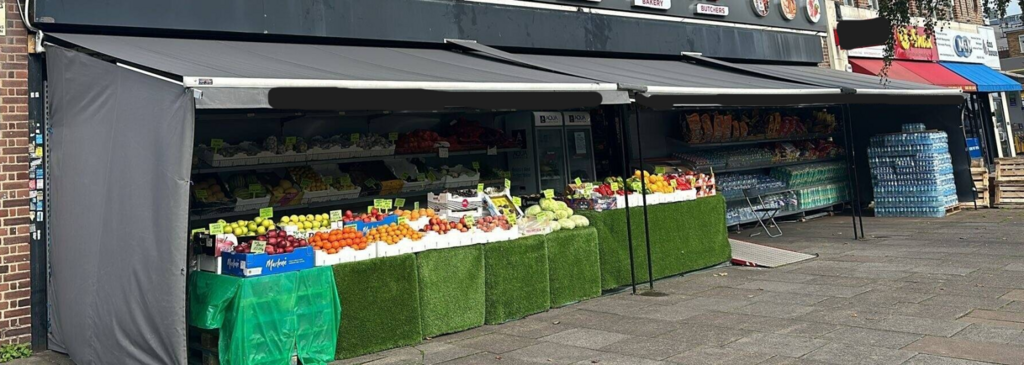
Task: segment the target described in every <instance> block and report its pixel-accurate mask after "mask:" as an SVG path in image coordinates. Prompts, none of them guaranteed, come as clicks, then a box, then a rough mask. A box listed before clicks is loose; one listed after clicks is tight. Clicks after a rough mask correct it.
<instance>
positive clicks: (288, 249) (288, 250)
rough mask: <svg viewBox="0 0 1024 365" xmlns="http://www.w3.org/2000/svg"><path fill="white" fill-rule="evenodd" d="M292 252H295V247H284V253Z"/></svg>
mask: <svg viewBox="0 0 1024 365" xmlns="http://www.w3.org/2000/svg"><path fill="white" fill-rule="evenodd" d="M292 252H295V248H294V247H291V246H288V247H285V248H284V253H292Z"/></svg>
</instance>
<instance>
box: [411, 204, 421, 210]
mask: <svg viewBox="0 0 1024 365" xmlns="http://www.w3.org/2000/svg"><path fill="white" fill-rule="evenodd" d="M412 209H416V210H420V202H414V203H412Z"/></svg>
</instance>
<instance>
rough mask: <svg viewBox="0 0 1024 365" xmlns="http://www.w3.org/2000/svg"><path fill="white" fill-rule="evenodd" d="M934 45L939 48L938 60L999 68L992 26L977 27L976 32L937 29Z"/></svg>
mask: <svg viewBox="0 0 1024 365" xmlns="http://www.w3.org/2000/svg"><path fill="white" fill-rule="evenodd" d="M935 45H936V47H937V48H938V50H939V61H945V62H963V63H980V64H984V65H986V66H988V67H991V68H993V69H996V70H998V69H999V51H998V50H997V49H996V35H995V31H994V30H993V29H992V28H989V27H978V33H968V32H962V31H958V30H952V29H943V30H937V31H936V32H935Z"/></svg>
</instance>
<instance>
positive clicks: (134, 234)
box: [44, 2, 970, 364]
mask: <svg viewBox="0 0 1024 365" xmlns="http://www.w3.org/2000/svg"><path fill="white" fill-rule="evenodd" d="M416 3H417V2H410V4H416ZM83 14H84V13H83ZM481 14H482V13H481ZM574 16H575V15H574ZM590 16H594V17H603V18H602V19H605V20H607V21H608V22H610V23H614V22H615V21H616V20H614V17H612V16H608V15H590ZM60 19H66V18H60ZM801 19H802V18H801ZM229 20H230V19H227V20H226V21H229ZM154 21H156V20H154ZM645 22H648V23H645V24H648V25H650V26H651V27H653V28H651V29H654V28H658V27H661V26H664V24H660V23H658V21H645ZM665 23H669V22H665ZM812 24H813V22H812ZM672 26H674V27H689V26H691V25H686V26H684V25H679V24H673V25H672ZM708 29H715V28H714V27H710V26H709V27H708ZM717 30H720V29H717ZM725 33H728V32H723V33H722V34H725ZM744 34H748V35H749V34H754V35H755V36H757V37H764V38H765V39H767V38H772V39H776V37H777V38H778V39H785V40H787V41H792V40H793V38H794V37H789V38H787V37H782V36H778V34H774V33H772V32H770V31H767V30H756V31H751V32H748V33H744ZM165 35H166V34H165ZM207 38H209V37H207ZM795 38H801V37H795ZM803 38H807V37H803ZM810 38H812V39H813V38H815V37H814V36H812V37H810ZM304 41H306V42H292V43H282V42H271V41H267V40H264V41H263V42H244V41H239V40H237V39H236V40H223V39H221V40H215V39H181V38H167V37H155V36H148V37H145V36H139V35H89V34H82V33H78V34H76V33H48V34H47V35H46V37H45V38H44V42H45V43H44V45H45V49H46V52H45V60H46V71H45V76H46V101H47V102H46V104H47V106H48V108H49V114H48V118H47V120H46V123H47V130H49V131H50V132H48V134H47V140H46V145H47V146H48V153H47V154H46V156H48V157H47V175H46V177H47V179H46V180H47V183H48V184H49V190H48V192H49V196H48V208H47V209H48V210H47V221H48V222H49V230H48V231H47V234H48V236H49V237H50V241H51V242H52V243H51V245H50V246H49V249H48V250H47V253H48V267H49V269H50V272H48V276H47V279H48V280H47V283H48V286H47V291H48V295H47V300H48V308H49V313H48V317H49V319H48V326H47V328H48V333H47V334H48V338H49V347H50V348H51V349H54V350H57V351H60V352H64V353H68V354H69V355H70V356H71V357H72V359H73V360H75V361H76V362H79V363H127V362H130V363H152V364H165V363H166V364H182V363H187V362H189V361H200V362H204V363H208V362H214V361H216V362H218V363H221V364H255V363H266V364H279V363H287V362H288V361H289V360H291V359H297V360H299V361H301V362H302V363H303V364H318V363H327V362H330V361H332V360H333V359H341V358H351V357H354V356H359V355H362V354H367V353H372V352H376V351H381V350H384V349H388V348H393V347H398V346H404V345H412V344H415V343H418V342H420V341H422V340H423V339H424V338H427V337H434V336H437V335H441V334H446V333H453V332H458V331H462V330H466V329H469V328H473V327H477V326H481V325H483V324H496V323H502V322H506V321H510V320H514V319H517V318H522V317H524V316H527V315H530V314H534V313H538V312H542V311H545V310H548V309H550V308H555V307H560V306H564V305H568V304H571V303H574V302H578V301H582V300H586V299H588V298H593V297H596V296H599V295H601V294H602V292H605V291H608V290H616V289H619V288H622V287H624V286H627V285H631V286H633V290H634V291H635V290H636V284H637V283H644V284H646V285H649V286H650V287H653V285H654V282H653V280H650V279H651V278H654V279H658V278H664V277H669V276H673V275H678V274H681V273H686V272H690V271H694V270H698V269H702V268H706V267H711V266H714V265H718V264H721V263H723V262H727V261H728V260H729V259H730V258H731V257H730V256H731V255H730V248H729V244H728V237H727V226H730V225H738V224H745V223H751V222H752V220H751V218H752V216H751V213H752V212H753V211H754V210H755V209H756V208H758V207H761V206H767V205H771V206H779V207H781V208H783V209H784V212H785V213H787V214H805V213H808V212H812V211H818V210H822V209H833V207H836V208H840V207H841V209H846V208H847V207H848V208H849V209H850V210H851V211H852V212H854V214H853V215H856V214H858V213H859V210H858V209H857V208H858V207H859V206H861V205H862V204H866V201H867V199H868V198H867V197H864V196H863V195H862V194H861V193H862V192H861V191H860V190H858V189H851V188H855V187H857V185H858V184H856V182H857V179H856V178H854V177H858V176H859V179H860V181H862V182H866V181H869V180H870V176H869V175H867V176H865V174H867V173H868V171H869V169H868V168H867V167H866V166H867V165H868V161H867V157H866V156H865V154H864V151H865V148H866V146H867V139H868V138H870V137H871V136H873V135H875V134H877V133H882V132H894V131H899V124H900V123H905V122H921V121H922V120H921V119H924V117H927V120H925V121H924V122H927V123H933V125H930V127H932V128H939V129H943V130H948V129H947V125H946V124H945V121H946V120H948V119H950V116H951V115H952V116H953V117H954V118H958V117H959V112H958V111H957V109H956V105H959V104H960V103H962V97H961V96H960V95H959V93H958V92H956V91H953V90H945V89H940V88H935V87H931V86H927V85H919V84H913V83H900V82H892V83H890V84H887V85H885V86H882V85H879V84H878V82H877V80H875V79H873V78H872V77H868V76H863V75H852V74H845V73H841V72H834V71H829V70H822V69H818V68H816V67H814V66H811V64H813V63H816V62H817V61H820V59H821V57H820V51H821V50H820V47H818V48H817V49H815V50H814V52H818V56H817V57H814V56H806V55H803V54H791V55H786V56H785V57H777V58H776V59H774V60H773V61H774V62H773V63H775V64H774V65H766V64H764V62H765V60H766V59H767V60H772V58H771V57H770V56H766V55H767V54H770V53H772V52H774V51H770V50H766V49H760V51H759V52H762V53H758V54H757V55H756V56H754V57H753V58H757V59H758V60H757V61H758V62H757V63H756V64H755V63H754V62H753V61H754V60H748V61H749V62H744V61H743V60H741V59H737V57H740V56H741V54H742V52H737V51H735V50H729V51H723V50H720V51H722V52H720V53H722V54H724V55H725V56H720V57H705V56H699V55H692V54H691V55H680V54H678V53H675V54H665V52H663V51H662V52H651V49H650V48H648V49H646V50H644V51H638V50H632V51H630V50H628V49H627V48H628V47H627V48H621V46H619V47H620V48H618V49H617V51H615V52H591V53H583V52H580V50H562V51H561V52H553V51H552V49H550V48H545V47H540V46H538V47H535V48H534V49H531V48H530V47H526V48H524V47H510V50H511V51H514V52H510V51H508V50H498V49H495V48H493V47H489V46H488V45H486V44H485V43H478V42H473V41H459V40H452V39H448V40H442V39H438V40H431V41H430V42H429V43H430V44H408V43H401V44H392V43H388V42H382V43H383V44H374V45H372V46H368V45H365V44H358V45H337V44H332V45H325V44H311V43H312V42H309V41H310V40H309V39H305V40H304ZM353 43H359V42H353ZM769 43H770V42H769ZM783 43H784V42H783ZM812 43H813V42H812ZM659 44H660V43H659ZM806 45H807V44H804V46H806ZM645 46H647V47H650V46H651V45H645ZM704 47H706V48H713V47H711V46H704ZM555 48H557V47H555ZM612 48H614V47H612ZM798 48H801V47H798ZM506 49H507V48H506ZM801 49H808V50H812V49H814V48H811V47H802V48H801ZM606 51H607V50H606ZM730 52H731V53H730ZM730 55H731V56H730ZM740 58H742V57H740ZM952 137H953V136H951V142H950V143H951V144H952V143H954V141H953V140H952ZM849 152H855V153H849ZM955 158H956V157H954V159H955ZM957 174H958V178H959V175H960V172H959V171H957ZM967 179H968V180H969V179H970V177H969V172H968V175H967ZM860 186H861V188H864V189H866V193H867V194H870V193H871V191H870V184H866V183H862V184H860ZM865 186H866V188H865ZM748 198H756V199H759V200H762V201H761V202H757V203H756V204H755V203H752V202H751V199H748ZM858 199H861V200H862V201H858ZM855 222H856V221H855ZM855 226H856V223H855ZM83 263H85V264H83Z"/></svg>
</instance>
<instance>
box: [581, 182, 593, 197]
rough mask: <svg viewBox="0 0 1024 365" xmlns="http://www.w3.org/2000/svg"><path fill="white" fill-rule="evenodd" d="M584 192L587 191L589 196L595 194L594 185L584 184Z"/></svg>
mask: <svg viewBox="0 0 1024 365" xmlns="http://www.w3.org/2000/svg"><path fill="white" fill-rule="evenodd" d="M583 190H585V191H586V192H587V194H590V193H593V192H594V184H591V183H586V184H583Z"/></svg>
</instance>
